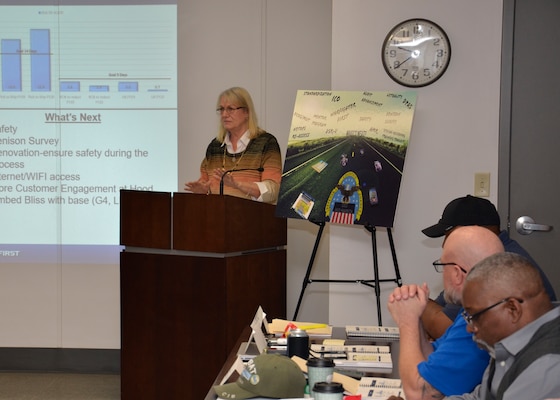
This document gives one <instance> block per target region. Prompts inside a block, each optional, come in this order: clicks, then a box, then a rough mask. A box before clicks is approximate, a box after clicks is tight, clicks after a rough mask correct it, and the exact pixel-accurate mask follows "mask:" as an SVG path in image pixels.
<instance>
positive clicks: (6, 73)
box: [0, 39, 21, 92]
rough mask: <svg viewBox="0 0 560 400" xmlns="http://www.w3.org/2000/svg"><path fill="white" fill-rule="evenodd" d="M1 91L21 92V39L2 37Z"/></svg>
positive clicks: (0, 50)
mask: <svg viewBox="0 0 560 400" xmlns="http://www.w3.org/2000/svg"><path fill="white" fill-rule="evenodd" d="M0 47H1V49H0V52H1V53H2V91H3V92H21V40H19V39H2V44H1V45H0Z"/></svg>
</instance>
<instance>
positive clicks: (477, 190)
mask: <svg viewBox="0 0 560 400" xmlns="http://www.w3.org/2000/svg"><path fill="white" fill-rule="evenodd" d="M474 195H475V196H478V197H488V196H490V172H477V173H475V174H474Z"/></svg>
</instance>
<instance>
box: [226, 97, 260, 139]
mask: <svg viewBox="0 0 560 400" xmlns="http://www.w3.org/2000/svg"><path fill="white" fill-rule="evenodd" d="M223 98H225V99H226V100H228V101H229V102H230V103H232V104H236V105H237V107H245V109H246V110H247V114H248V116H249V119H248V121H247V123H248V126H249V138H250V139H254V138H256V137H257V136H259V135H262V134H263V133H264V132H265V131H264V129H262V128H260V127H259V122H258V119H257V114H256V113H255V106H254V105H253V99H252V98H251V95H250V94H249V92H248V91H247V90H246V89H244V88H242V87H232V88H229V89H226V90H224V91H223V92H222V93H220V95H219V96H218V101H217V103H216V105H217V107H219V106H220V100H222V99H223ZM226 134H227V130H226V129H225V128H224V126H223V125H222V124H221V123H220V127H219V130H218V136H217V139H218V140H219V141H220V143H223V142H224V140H225V138H226Z"/></svg>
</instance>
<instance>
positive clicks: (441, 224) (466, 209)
mask: <svg viewBox="0 0 560 400" xmlns="http://www.w3.org/2000/svg"><path fill="white" fill-rule="evenodd" d="M470 225H478V226H482V227H484V228H487V229H489V230H490V231H492V232H494V233H495V234H496V235H498V237H499V238H500V240H501V241H502V243H503V245H504V249H505V251H507V252H511V253H516V254H519V255H521V256H523V257H525V258H526V259H528V260H529V261H530V262H531V263H532V264H533V265H534V266H535V268H537V270H538V271H539V273H540V275H541V278H542V280H543V283H544V287H545V289H546V292H547V293H548V295H549V296H550V299H551V300H552V301H556V293H555V292H554V288H553V287H552V285H551V283H550V281H549V280H548V278H547V276H546V274H545V273H544V272H543V270H542V269H541V268H540V267H539V265H538V264H537V263H536V262H535V260H533V258H532V257H531V256H530V255H529V253H528V252H527V251H526V250H525V249H524V248H523V247H521V245H520V244H519V243H518V242H516V241H515V240H513V239H511V238H510V237H509V234H508V232H507V231H506V230H500V215H499V214H498V211H497V210H496V207H495V206H494V204H492V203H491V202H490V201H488V200H486V199H483V198H480V197H475V196H471V195H467V196H465V197H459V198H457V199H454V200H452V201H451V202H450V203H449V204H447V206H445V209H444V210H443V214H442V216H441V218H440V220H439V221H438V223H437V224H435V225H432V226H430V227H428V228H426V229H423V230H422V233H424V234H425V235H426V236H428V237H431V238H437V237H441V236H445V238H444V242H445V239H446V238H447V236H448V235H449V234H450V233H451V232H452V231H453V230H454V229H455V228H456V227H458V226H470ZM459 309H460V307H459V306H457V305H455V304H449V303H446V302H445V300H444V299H443V292H441V293H440V294H439V296H438V297H437V298H436V299H435V300H433V301H430V302H429V303H428V306H427V307H426V310H425V312H424V314H423V315H422V322H423V324H424V327H425V329H426V331H427V333H428V335H430V337H432V338H433V339H437V338H438V337H440V336H441V335H442V334H443V333H444V332H445V330H446V329H447V328H448V327H449V326H450V325H451V324H452V322H453V320H454V319H455V317H456V316H457V314H458V313H459Z"/></svg>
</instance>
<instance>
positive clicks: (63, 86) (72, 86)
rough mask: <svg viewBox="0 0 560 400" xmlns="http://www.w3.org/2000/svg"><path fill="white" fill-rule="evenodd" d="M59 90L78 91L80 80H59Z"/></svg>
mask: <svg viewBox="0 0 560 400" xmlns="http://www.w3.org/2000/svg"><path fill="white" fill-rule="evenodd" d="M60 91H61V92H79V91H80V82H78V81H74V82H70V81H67V82H60Z"/></svg>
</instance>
